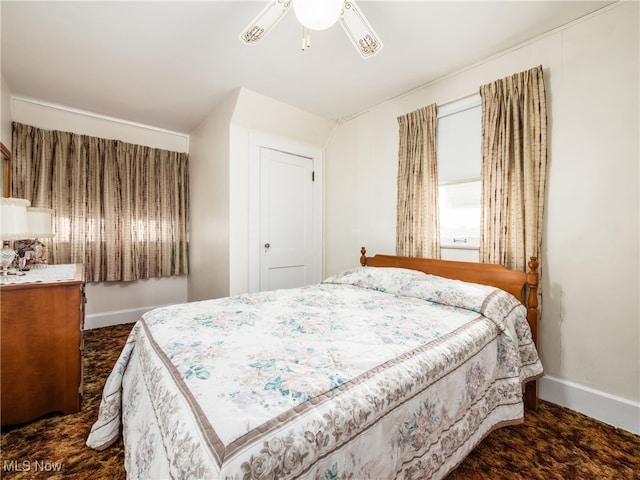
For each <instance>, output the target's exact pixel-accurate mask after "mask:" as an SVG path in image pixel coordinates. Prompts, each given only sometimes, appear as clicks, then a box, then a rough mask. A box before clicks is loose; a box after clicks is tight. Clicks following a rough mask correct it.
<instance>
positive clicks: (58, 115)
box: [3, 98, 189, 328]
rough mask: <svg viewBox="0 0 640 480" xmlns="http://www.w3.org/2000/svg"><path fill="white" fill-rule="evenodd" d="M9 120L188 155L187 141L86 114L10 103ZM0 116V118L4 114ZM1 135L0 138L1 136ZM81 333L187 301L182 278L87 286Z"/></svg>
mask: <svg viewBox="0 0 640 480" xmlns="http://www.w3.org/2000/svg"><path fill="white" fill-rule="evenodd" d="M11 109H12V115H11V116H12V120H13V121H16V122H20V123H24V124H27V125H33V126H35V127H39V128H44V129H50V130H63V131H69V132H75V133H79V134H84V135H91V136H96V137H102V138H112V139H119V140H122V141H125V142H130V143H135V144H139V145H147V146H150V147H155V148H162V149H166V150H172V151H178V152H187V151H188V149H189V137H188V136H187V135H184V134H179V133H172V132H167V131H163V130H159V129H155V128H152V127H146V126H143V125H136V124H132V123H130V122H125V121H120V120H117V119H111V118H106V117H101V116H97V115H94V114H91V113H88V112H80V111H74V110H69V109H65V108H63V107H59V106H55V105H45V104H41V103H37V102H34V101H30V100H26V99H20V98H13V99H12V101H11ZM3 115H4V113H3ZM3 135H4V133H3ZM86 295H87V304H86V319H85V328H95V327H101V326H105V325H114V324H118V323H125V322H134V321H136V320H137V319H138V318H139V316H140V314H141V313H143V312H145V311H146V310H149V309H150V308H152V307H155V306H159V305H166V304H171V303H179V302H184V301H186V300H187V278H186V276H181V277H168V278H161V279H149V280H141V281H136V282H106V283H89V284H87V287H86Z"/></svg>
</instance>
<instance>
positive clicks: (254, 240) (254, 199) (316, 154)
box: [248, 132, 323, 293]
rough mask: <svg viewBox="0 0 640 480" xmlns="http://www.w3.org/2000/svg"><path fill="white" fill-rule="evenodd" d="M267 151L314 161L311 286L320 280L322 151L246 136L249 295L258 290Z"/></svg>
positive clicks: (265, 136) (273, 138) (280, 139)
mask: <svg viewBox="0 0 640 480" xmlns="http://www.w3.org/2000/svg"><path fill="white" fill-rule="evenodd" d="M261 148H269V149H272V150H278V151H281V152H284V153H289V154H292V155H297V156H299V157H305V158H309V159H311V160H312V161H313V172H314V182H313V195H312V197H313V200H312V202H313V205H312V208H313V247H312V248H313V262H312V265H311V271H312V273H311V278H312V283H319V282H321V281H322V266H323V256H322V253H323V248H322V238H323V232H322V228H323V213H322V207H323V205H322V200H323V195H322V194H323V182H322V180H323V174H322V164H323V158H322V148H321V147H317V146H314V145H309V144H304V143H301V142H296V141H295V140H291V139H289V138H285V137H278V136H275V135H268V134H264V133H259V132H250V134H249V252H248V253H249V293H254V292H258V291H259V290H260V248H261V245H260V149H261Z"/></svg>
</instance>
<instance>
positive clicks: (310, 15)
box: [293, 0, 344, 30]
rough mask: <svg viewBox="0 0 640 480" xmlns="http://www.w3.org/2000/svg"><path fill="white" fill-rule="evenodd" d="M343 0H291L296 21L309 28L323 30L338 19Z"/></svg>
mask: <svg viewBox="0 0 640 480" xmlns="http://www.w3.org/2000/svg"><path fill="white" fill-rule="evenodd" d="M343 5H344V0H293V11H294V12H295V14H296V17H297V18H298V21H299V22H300V23H301V24H302V25H303V26H305V27H307V28H308V29H309V30H324V29H326V28H329V27H330V26H331V25H333V24H334V23H336V22H337V21H338V18H339V17H340V12H341V11H342V7H343Z"/></svg>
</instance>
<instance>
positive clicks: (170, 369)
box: [87, 267, 542, 480]
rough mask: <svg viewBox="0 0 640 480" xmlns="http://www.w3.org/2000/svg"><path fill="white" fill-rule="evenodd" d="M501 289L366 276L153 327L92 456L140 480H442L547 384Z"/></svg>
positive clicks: (134, 339)
mask: <svg viewBox="0 0 640 480" xmlns="http://www.w3.org/2000/svg"><path fill="white" fill-rule="evenodd" d="M525 315H526V312H525V309H524V307H523V306H522V305H521V304H520V303H519V302H518V301H517V300H516V299H515V298H514V297H513V296H511V295H510V294H508V293H506V292H503V291H502V290H498V289H495V288H492V287H486V286H481V285H474V284H468V283H464V282H459V281H454V280H447V279H443V278H439V277H434V276H431V275H426V274H423V273H421V272H415V271H411V270H403V269H395V268H372V267H364V268H356V269H351V270H347V271H345V272H343V273H341V274H338V275H335V276H332V277H330V278H328V279H327V280H325V281H324V282H323V283H321V284H318V285H313V286H308V287H303V288H297V289H289V290H277V291H272V292H261V293H257V294H249V295H240V296H235V297H229V298H223V299H216V300H209V301H204V302H192V303H186V304H179V305H173V306H170V307H164V308H159V309H156V310H152V311H151V312H148V313H146V314H145V315H144V316H143V317H142V318H141V319H140V321H138V322H137V323H136V325H135V327H134V328H133V330H132V332H131V334H130V336H129V339H128V341H127V344H126V346H125V348H124V349H123V351H122V354H121V356H120V358H119V360H118V362H117V364H116V365H115V367H114V369H113V371H112V373H111V375H110V376H109V379H108V380H107V383H106V385H105V388H104V392H103V400H102V404H101V407H100V413H99V417H98V420H97V421H96V423H95V424H94V426H93V428H92V430H91V433H90V435H89V438H88V440H87V445H88V446H90V447H92V448H95V449H102V448H106V447H108V446H109V445H110V444H112V443H113V442H114V441H115V440H116V439H117V438H118V437H119V435H120V433H122V435H123V437H124V441H125V447H126V448H125V467H126V469H127V475H128V477H129V478H181V479H185V478H216V479H217V478H229V479H284V478H315V479H326V480H328V479H334V478H336V479H337V478H347V477H349V478H358V479H365V478H371V479H375V478H441V477H443V476H444V475H446V473H448V472H449V471H450V470H451V469H452V468H454V467H455V466H456V465H457V464H458V463H459V462H460V461H461V460H462V459H463V458H464V457H465V456H466V455H467V453H468V452H469V451H470V450H471V449H472V448H473V447H474V446H475V445H476V444H477V443H478V442H479V441H480V440H481V439H482V438H483V437H484V436H485V435H486V434H487V433H488V432H489V431H490V430H492V429H493V428H496V427H497V426H500V425H506V424H510V423H517V422H520V421H521V420H522V418H523V403H522V383H523V382H524V381H525V380H527V379H531V378H535V377H538V376H540V375H541V374H542V366H541V364H540V361H539V359H538V355H537V352H536V350H535V347H534V345H533V342H532V340H531V332H530V330H529V326H528V324H527V321H526V317H525Z"/></svg>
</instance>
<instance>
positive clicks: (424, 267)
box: [360, 247, 539, 410]
mask: <svg viewBox="0 0 640 480" xmlns="http://www.w3.org/2000/svg"><path fill="white" fill-rule="evenodd" d="M360 264H361V265H362V266H363V267H364V266H369V267H397V268H408V269H411V270H419V271H421V272H424V273H429V274H431V275H437V276H439V277H445V278H451V279H455V280H463V281H465V282H471V283H480V284H483V285H491V286H494V287H498V288H500V289H502V290H505V291H507V292H509V293H511V294H512V295H513V296H515V297H516V298H518V299H520V301H521V302H522V304H523V305H524V306H525V307H527V321H528V322H529V326H530V327H531V335H532V336H533V341H534V343H535V344H536V347H537V346H538V318H539V312H538V259H537V258H535V257H531V260H530V261H529V268H530V271H529V272H518V271H515V270H509V269H508V268H505V267H503V266H502V265H496V264H489V263H474V262H456V261H452V260H434V259H431V258H416V257H399V256H394V255H375V256H373V257H367V250H366V249H365V247H362V248H361V249H360ZM538 402H539V400H538V382H537V381H531V382H529V383H527V386H526V391H525V405H526V406H527V408H530V409H532V410H537V409H538Z"/></svg>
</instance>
